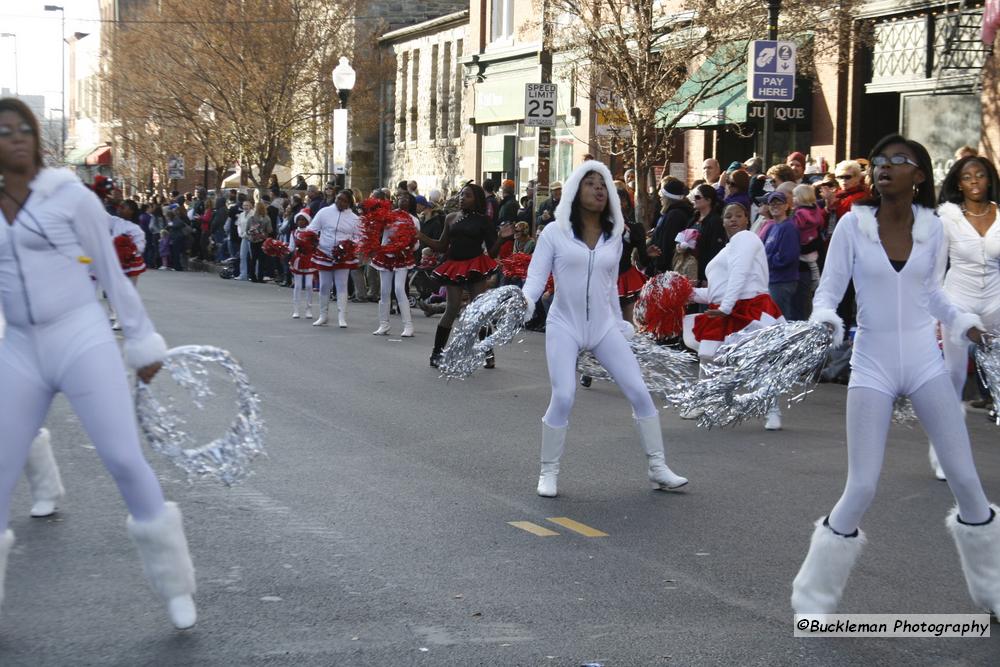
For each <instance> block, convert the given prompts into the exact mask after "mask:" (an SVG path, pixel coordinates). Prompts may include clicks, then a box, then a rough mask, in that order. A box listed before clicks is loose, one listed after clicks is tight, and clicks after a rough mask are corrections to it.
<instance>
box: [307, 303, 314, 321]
mask: <svg viewBox="0 0 1000 667" xmlns="http://www.w3.org/2000/svg"><path fill="white" fill-rule="evenodd" d="M312 316H313V307H312V305H311V304H306V319H307V320H311V319H312Z"/></svg>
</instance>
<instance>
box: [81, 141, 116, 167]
mask: <svg viewBox="0 0 1000 667" xmlns="http://www.w3.org/2000/svg"><path fill="white" fill-rule="evenodd" d="M84 162H85V163H86V164H87V165H88V166H90V167H96V166H98V165H105V166H106V165H110V164H111V146H101V147H100V148H97V149H95V150H94V151H92V152H91V153H90V155H88V156H87V158H86V160H84Z"/></svg>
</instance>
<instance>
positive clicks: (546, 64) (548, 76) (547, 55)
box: [528, 0, 558, 233]
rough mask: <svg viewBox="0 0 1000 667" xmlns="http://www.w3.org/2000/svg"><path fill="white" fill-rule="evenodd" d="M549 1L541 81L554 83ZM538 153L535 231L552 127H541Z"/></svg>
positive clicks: (544, 191)
mask: <svg viewBox="0 0 1000 667" xmlns="http://www.w3.org/2000/svg"><path fill="white" fill-rule="evenodd" d="M549 13H550V12H549V3H548V0H542V50H541V51H540V52H539V54H538V64H539V66H540V67H539V68H540V70H541V71H540V77H541V80H540V81H539V83H552V27H551V25H550V23H549V18H550V17H549ZM557 104H558V100H557ZM536 129H537V132H538V135H537V136H538V142H537V147H536V151H537V155H538V158H537V159H536V160H535V170H536V174H535V192H534V194H532V195H531V217H532V219H531V220H530V221H528V229H530V230H531V231H532V233H534V232H535V220H534V218H535V217H536V216H537V215H538V202H539V200H540V199H545V198H547V197H548V196H549V159H550V157H551V154H552V128H549V127H539V128H536Z"/></svg>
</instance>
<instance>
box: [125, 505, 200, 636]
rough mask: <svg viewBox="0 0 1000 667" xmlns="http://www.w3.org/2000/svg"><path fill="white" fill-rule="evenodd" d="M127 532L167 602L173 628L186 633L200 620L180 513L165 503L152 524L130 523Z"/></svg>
mask: <svg viewBox="0 0 1000 667" xmlns="http://www.w3.org/2000/svg"><path fill="white" fill-rule="evenodd" d="M127 525H128V533H129V536H130V537H131V538H132V541H133V542H135V546H136V547H137V548H138V549H139V556H140V557H141V558H142V569H143V571H144V572H145V573H146V577H147V578H148V579H149V582H150V583H151V584H152V586H153V588H154V589H155V590H156V592H157V593H159V594H160V596H161V597H162V598H163V599H164V600H165V601H166V602H167V612H168V613H169V614H170V620H171V621H172V622H173V624H174V626H175V627H177V628H179V629H181V630H183V629H185V628H190V627H191V626H193V625H194V624H195V621H196V620H197V611H196V610H195V606H194V599H193V598H192V597H191V596H192V595H194V592H195V581H194V565H192V564H191V554H190V553H189V552H188V545H187V539H186V538H185V537H184V524H183V522H182V519H181V511H180V509H178V507H177V505H176V504H175V503H166V505H165V507H164V510H163V512H162V513H161V514H160V515H159V516H158V517H156V518H155V519H153V520H152V521H136V520H135V519H133V518H132V517H131V516H130V517H129V518H128V521H127Z"/></svg>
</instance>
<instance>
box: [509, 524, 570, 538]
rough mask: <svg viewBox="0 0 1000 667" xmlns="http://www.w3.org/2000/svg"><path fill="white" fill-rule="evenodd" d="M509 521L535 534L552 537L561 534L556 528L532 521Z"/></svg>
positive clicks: (516, 526)
mask: <svg viewBox="0 0 1000 667" xmlns="http://www.w3.org/2000/svg"><path fill="white" fill-rule="evenodd" d="M507 523H508V524H510V525H511V526H514V527H515V528H520V529H521V530H526V531H528V532H529V533H531V534H533V535H538V536H539V537H551V536H553V535H558V534H559V533H557V532H556V531H554V530H549V529H548V528H545V527H544V526H539V525H538V524H537V523H531V522H530V521H508V522H507Z"/></svg>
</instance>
